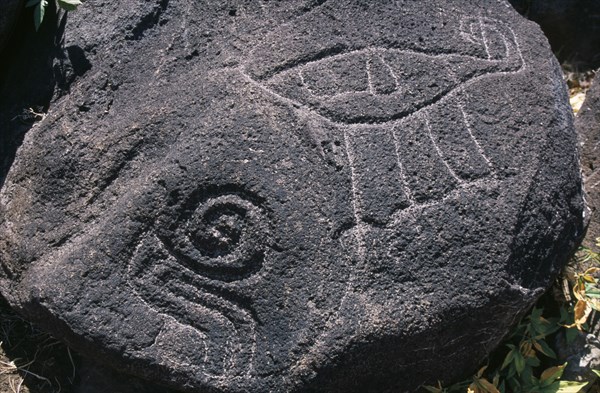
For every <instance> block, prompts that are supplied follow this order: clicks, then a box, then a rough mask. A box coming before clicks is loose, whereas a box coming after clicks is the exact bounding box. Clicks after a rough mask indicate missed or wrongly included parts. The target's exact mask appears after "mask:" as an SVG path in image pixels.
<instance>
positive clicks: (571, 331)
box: [565, 328, 579, 344]
mask: <svg viewBox="0 0 600 393" xmlns="http://www.w3.org/2000/svg"><path fill="white" fill-rule="evenodd" d="M578 335H579V330H577V329H576V328H568V329H567V330H566V331H565V337H566V339H567V344H571V343H573V341H575V339H576V338H577V336H578Z"/></svg>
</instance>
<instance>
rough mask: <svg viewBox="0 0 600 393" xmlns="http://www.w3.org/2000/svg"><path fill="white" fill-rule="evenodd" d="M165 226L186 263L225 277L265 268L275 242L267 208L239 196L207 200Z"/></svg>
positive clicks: (163, 235)
mask: <svg viewBox="0 0 600 393" xmlns="http://www.w3.org/2000/svg"><path fill="white" fill-rule="evenodd" d="M194 205H195V208H194V207H192V208H186V209H183V211H182V212H181V213H180V214H179V215H178V216H176V217H172V216H171V218H166V219H165V220H164V221H162V222H161V223H160V225H159V227H160V228H159V229H158V230H157V235H158V237H159V238H160V239H161V240H162V241H163V243H164V244H165V246H166V247H167V249H168V251H169V252H170V253H171V254H172V255H173V256H174V257H176V258H177V259H178V260H179V261H180V263H182V264H184V265H185V266H187V267H188V268H190V269H192V270H193V271H195V272H197V273H199V274H201V275H204V276H207V277H209V278H215V279H219V280H222V281H231V280H236V279H240V278H242V277H245V276H247V275H249V274H252V273H253V272H255V271H257V270H259V269H260V268H261V266H262V261H263V259H264V253H265V250H266V248H267V247H268V246H269V224H268V220H267V217H266V215H265V214H264V211H263V209H262V208H261V207H260V206H258V205H257V204H255V203H254V202H252V201H250V200H248V199H245V198H243V197H242V196H240V195H237V194H225V195H219V196H214V197H210V198H207V199H206V200H204V201H201V202H200V203H197V204H194Z"/></svg>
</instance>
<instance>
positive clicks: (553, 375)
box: [540, 363, 567, 386]
mask: <svg viewBox="0 0 600 393" xmlns="http://www.w3.org/2000/svg"><path fill="white" fill-rule="evenodd" d="M566 365H567V364H566V363H565V364H563V365H562V366H554V367H550V368H547V369H546V370H544V372H542V375H541V376H540V382H541V385H542V386H550V385H552V383H554V381H556V380H558V379H559V378H560V377H561V376H562V374H563V371H564V370H565V367H566Z"/></svg>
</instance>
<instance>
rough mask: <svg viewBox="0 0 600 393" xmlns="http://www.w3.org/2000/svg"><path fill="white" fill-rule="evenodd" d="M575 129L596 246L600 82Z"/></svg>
mask: <svg viewBox="0 0 600 393" xmlns="http://www.w3.org/2000/svg"><path fill="white" fill-rule="evenodd" d="M575 126H576V128H577V132H578V133H579V135H580V138H581V146H582V147H581V166H582V169H583V177H584V180H585V191H586V194H587V202H588V204H589V207H590V209H591V220H590V223H589V226H588V230H587V234H586V239H587V241H586V243H587V245H588V246H590V247H594V244H595V239H596V238H597V237H600V218H599V217H598V215H599V214H600V212H599V210H598V209H599V208H600V188H599V187H600V176H599V175H600V171H599V169H600V151H599V147H600V83H599V82H598V80H596V79H594V81H593V82H592V86H591V87H590V89H589V90H588V92H587V93H586V96H585V101H584V103H583V105H582V106H581V109H580V110H579V113H578V114H577V118H576V120H575Z"/></svg>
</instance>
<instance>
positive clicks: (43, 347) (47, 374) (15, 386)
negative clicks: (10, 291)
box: [0, 301, 77, 393]
mask: <svg viewBox="0 0 600 393" xmlns="http://www.w3.org/2000/svg"><path fill="white" fill-rule="evenodd" d="M76 370H77V368H76V359H75V358H74V357H73V355H72V354H71V351H70V350H69V348H68V347H67V346H65V345H64V344H62V343H60V342H59V341H57V340H56V339H54V338H53V337H52V336H50V335H48V334H46V333H43V332H41V331H39V330H38V329H37V328H36V327H35V326H33V325H32V324H30V323H29V322H27V321H25V320H23V319H22V318H21V317H19V316H18V315H16V314H15V313H14V312H13V311H12V310H11V309H10V308H9V307H8V306H7V305H6V304H5V303H4V302H3V301H2V302H0V393H69V392H70V391H72V387H73V386H74V383H75V381H76V378H77V372H76Z"/></svg>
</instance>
